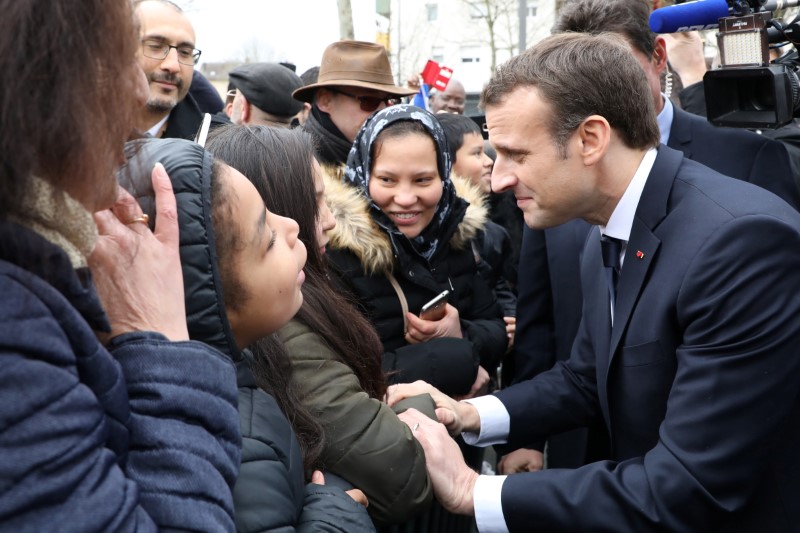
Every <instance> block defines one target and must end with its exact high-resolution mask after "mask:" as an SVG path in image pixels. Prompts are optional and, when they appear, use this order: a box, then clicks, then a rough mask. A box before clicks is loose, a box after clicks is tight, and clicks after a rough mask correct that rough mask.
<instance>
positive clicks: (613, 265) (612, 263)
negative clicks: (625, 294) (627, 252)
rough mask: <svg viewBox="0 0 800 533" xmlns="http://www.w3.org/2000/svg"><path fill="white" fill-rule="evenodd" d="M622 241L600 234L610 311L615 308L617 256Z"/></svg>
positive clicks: (617, 278)
mask: <svg viewBox="0 0 800 533" xmlns="http://www.w3.org/2000/svg"><path fill="white" fill-rule="evenodd" d="M624 242H625V241H622V240H620V239H615V238H614V237H609V236H607V235H601V236H600V250H601V251H602V253H603V265H605V267H606V279H607V280H608V295H609V298H610V299H611V309H612V312H613V311H614V310H616V300H617V281H618V280H619V269H620V263H619V257H620V255H621V254H622V244H623V243H624Z"/></svg>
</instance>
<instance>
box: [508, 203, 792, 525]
mask: <svg viewBox="0 0 800 533" xmlns="http://www.w3.org/2000/svg"><path fill="white" fill-rule="evenodd" d="M798 250H800V236H799V235H798V230H797V229H796V228H795V227H792V226H791V225H790V224H787V223H785V222H783V221H781V220H779V219H778V217H773V216H770V215H749V216H746V217H742V218H738V219H732V221H731V222H729V223H726V224H723V225H722V226H721V227H720V228H718V229H717V230H716V231H715V232H714V233H713V234H711V236H710V237H709V238H708V240H707V242H706V243H705V246H704V247H703V249H702V253H698V254H696V255H695V256H694V257H692V258H690V260H689V263H688V268H687V270H686V274H685V276H684V278H683V281H682V285H681V289H680V291H679V294H678V298H677V301H676V302H675V309H674V313H675V320H676V328H677V331H676V334H677V335H678V338H679V340H680V342H679V343H678V348H677V349H676V351H675V353H674V357H675V359H676V363H677V370H676V374H675V377H674V380H673V383H672V387H671V389H670V392H669V398H668V401H667V411H666V415H665V417H664V419H663V421H662V422H661V425H660V429H659V432H658V440H657V442H656V443H655V445H654V447H653V448H652V449H650V450H649V451H648V452H647V453H645V454H644V455H643V456H640V457H632V458H629V459H627V460H623V461H620V462H611V461H605V462H599V463H593V464H590V465H587V466H585V467H582V468H580V469H577V470H573V471H557V470H556V471H544V472H536V473H532V474H519V475H515V476H510V477H509V478H508V479H507V480H506V482H505V484H504V486H503V492H502V502H503V513H504V516H505V518H506V523H507V524H508V525H509V529H510V530H511V531H522V530H525V531H529V530H537V529H542V530H557V529H572V530H583V531H599V530H606V531H610V530H628V531H711V530H716V529H717V528H719V527H720V523H721V522H722V521H723V520H725V513H726V512H734V511H737V510H741V509H742V508H743V507H744V506H745V505H747V504H748V502H749V501H750V500H751V499H752V498H753V497H754V494H752V493H753V490H754V487H755V486H756V483H755V482H754V480H758V479H760V476H761V475H762V474H763V473H764V472H765V469H766V465H767V464H768V462H769V461H770V460H772V461H773V462H774V458H773V457H771V453H774V450H780V449H781V447H779V446H777V443H778V442H779V440H780V439H781V438H782V435H783V434H784V432H785V431H788V428H790V427H793V426H792V425H791V420H790V418H791V417H792V416H794V417H795V418H796V417H797V413H796V411H797V406H796V403H797V383H798V377H800V358H798V357H797V348H796V346H797V340H798V336H800V331H798V330H799V329H800V326H799V325H798V321H797V317H798V316H800V299H799V298H797V294H796V290H797V288H798V287H800V253H798ZM650 282H651V283H657V282H658V280H650ZM643 312H644V311H643ZM585 316H586V315H584V317H585ZM585 322H586V320H584V323H585ZM585 340H586V330H585V329H584V325H583V324H582V326H581V332H580V333H579V342H581V344H580V345H578V346H576V352H574V353H573V358H572V359H571V360H570V361H569V362H568V363H567V364H565V365H560V364H559V365H558V366H557V367H556V368H555V369H554V370H552V371H550V372H548V373H545V374H543V375H541V376H540V377H539V378H537V379H535V380H533V381H532V382H529V383H526V384H522V386H527V390H524V391H518V390H515V389H516V387H519V385H518V386H516V387H512V388H510V389H507V390H506V391H501V392H500V393H499V394H498V396H499V397H500V399H501V401H503V403H504V404H505V405H506V407H507V408H508V410H509V413H510V415H511V429H510V439H511V440H514V439H518V438H520V436H524V435H526V434H530V433H531V430H529V429H528V428H530V427H536V428H539V429H538V431H545V432H546V431H547V430H549V429H550V428H549V427H548V425H552V424H553V423H554V420H556V419H557V416H556V414H561V415H566V414H569V412H570V409H574V408H582V407H585V404H586V403H587V402H588V398H590V397H591V396H592V395H593V394H596V392H595V391H594V390H593V389H592V383H591V382H590V381H587V380H584V379H582V378H581V377H580V376H585V370H586V369H585V368H582V366H585V365H586V364H587V363H588V361H589V360H590V358H591V356H588V357H587V355H586V354H579V353H577V352H580V351H585V348H586V346H587V345H586V343H585V342H584V341H585ZM672 355H673V354H668V356H672ZM576 356H578V357H576ZM611 371H612V372H613V367H612V368H611ZM522 402H525V404H524V405H523V403H522ZM796 422H797V421H796V420H795V421H794V423H795V424H796ZM793 460H795V459H794V457H792V458H787V464H788V463H790V462H791V461H793ZM575 509H580V512H579V513H576V512H575Z"/></svg>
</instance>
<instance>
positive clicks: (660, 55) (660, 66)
mask: <svg viewBox="0 0 800 533" xmlns="http://www.w3.org/2000/svg"><path fill="white" fill-rule="evenodd" d="M653 45H654V49H653V58H652V61H653V67H655V69H656V72H657V73H658V74H661V73H662V72H664V69H665V68H667V41H666V40H665V39H664V37H662V36H661V35H658V36H656V40H655V42H654V43H653Z"/></svg>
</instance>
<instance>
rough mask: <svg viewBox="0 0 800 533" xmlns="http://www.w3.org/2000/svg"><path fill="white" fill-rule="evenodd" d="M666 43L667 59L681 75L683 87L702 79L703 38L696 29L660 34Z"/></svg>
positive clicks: (704, 66) (703, 70) (703, 65)
mask: <svg viewBox="0 0 800 533" xmlns="http://www.w3.org/2000/svg"><path fill="white" fill-rule="evenodd" d="M661 37H663V38H664V42H665V43H666V45H667V59H668V60H669V64H670V65H671V66H672V69H673V70H674V71H675V72H676V73H677V74H678V76H680V77H681V82H682V83H683V86H684V87H688V86H689V85H692V84H694V83H698V82H701V81H703V76H704V75H705V73H706V70H707V68H706V57H705V55H704V52H703V39H702V38H701V37H700V34H699V33H698V32H696V31H687V32H682V33H668V34H665V35H662V36H661Z"/></svg>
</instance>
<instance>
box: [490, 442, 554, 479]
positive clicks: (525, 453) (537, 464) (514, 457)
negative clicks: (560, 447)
mask: <svg viewBox="0 0 800 533" xmlns="http://www.w3.org/2000/svg"><path fill="white" fill-rule="evenodd" d="M542 468H544V454H543V453H542V452H540V451H538V450H526V449H524V448H521V449H519V450H514V451H513V452H511V453H509V454H507V455H504V456H503V458H502V459H500V462H499V463H498V464H497V471H498V472H499V473H501V474H519V473H520V472H536V471H537V470H541V469H542Z"/></svg>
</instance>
